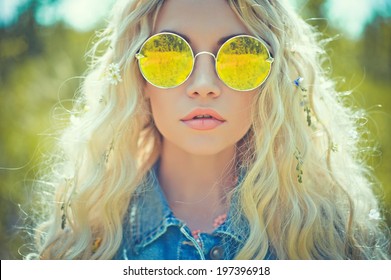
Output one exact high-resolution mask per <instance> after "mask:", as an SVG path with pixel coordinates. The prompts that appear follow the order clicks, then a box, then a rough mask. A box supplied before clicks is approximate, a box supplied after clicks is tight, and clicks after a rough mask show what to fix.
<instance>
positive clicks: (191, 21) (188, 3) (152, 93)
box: [144, 0, 257, 232]
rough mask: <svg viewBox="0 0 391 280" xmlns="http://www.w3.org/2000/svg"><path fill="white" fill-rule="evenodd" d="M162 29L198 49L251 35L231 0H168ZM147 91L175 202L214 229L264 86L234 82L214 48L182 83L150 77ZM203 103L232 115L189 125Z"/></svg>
mask: <svg viewBox="0 0 391 280" xmlns="http://www.w3.org/2000/svg"><path fill="white" fill-rule="evenodd" d="M162 31H172V32H175V33H179V34H183V35H185V36H186V37H187V38H188V39H189V40H190V42H189V43H190V45H191V47H192V48H193V51H194V53H198V52H200V51H208V52H212V53H214V54H216V53H217V51H218V48H219V47H220V45H219V44H218V41H219V40H220V39H221V38H223V37H227V36H233V35H237V34H250V33H249V31H248V30H247V29H246V27H245V26H244V25H243V23H242V22H241V21H240V19H239V18H238V17H237V16H236V14H235V13H234V12H233V11H232V9H231V8H230V7H229V5H228V4H227V2H226V1H224V0H214V1H207V0H196V1H195V0H181V1H177V0H167V1H165V3H164V4H163V7H162V9H161V11H160V13H159V15H158V18H157V22H156V25H155V27H154V31H153V33H159V32H162ZM144 90H145V93H146V96H147V98H149V100H150V104H151V109H152V115H153V118H154V121H155V124H156V126H157V129H158V130H159V132H160V133H161V134H162V136H163V143H162V151H161V165H160V170H159V174H158V176H159V181H160V184H161V186H162V189H163V191H164V193H165V195H166V197H167V200H168V202H169V205H170V207H171V209H172V210H173V212H174V214H175V215H176V216H177V217H178V218H180V219H182V220H183V221H185V222H186V223H187V225H188V226H189V227H190V229H192V230H195V229H200V230H202V231H205V232H210V231H212V230H213V226H212V224H213V220H214V218H215V217H217V216H218V215H220V214H223V213H226V212H227V210H228V209H229V205H228V203H227V201H226V199H225V195H226V193H227V191H228V190H230V189H231V188H232V187H233V186H234V185H235V183H236V172H235V170H234V168H232V166H234V159H235V147H236V144H237V142H238V141H239V140H240V139H242V138H243V136H244V135H245V134H246V132H247V131H248V130H249V129H250V127H251V109H250V107H251V104H252V102H253V99H254V97H255V95H256V93H257V90H253V91H249V92H240V91H236V90H233V89H230V88H228V87H227V86H226V85H225V84H224V83H223V82H222V81H220V80H219V78H218V76H217V74H216V72H215V65H214V59H213V58H212V57H211V56H210V55H200V56H198V57H197V59H196V62H195V66H194V70H193V73H192V74H191V76H190V77H189V79H188V80H187V81H186V82H185V83H183V84H182V85H180V86H179V87H176V88H173V89H160V88H157V87H154V86H153V85H151V84H149V83H145V88H144ZM196 108H210V109H213V110H215V111H216V112H217V113H219V114H220V115H221V116H222V117H223V118H224V119H225V120H226V122H224V123H223V124H222V125H220V126H218V127H217V128H214V129H212V130H206V131H200V130H194V129H192V128H189V127H188V126H186V125H184V124H183V123H182V122H181V121H180V120H181V119H182V118H183V117H185V116H186V115H187V114H189V113H190V112H191V111H193V110H194V109H196ZM194 213H197V214H196V215H195V214H194Z"/></svg>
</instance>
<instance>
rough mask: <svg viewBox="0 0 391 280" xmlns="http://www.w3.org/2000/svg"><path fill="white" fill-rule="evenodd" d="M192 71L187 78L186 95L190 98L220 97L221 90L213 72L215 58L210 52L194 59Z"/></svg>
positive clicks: (200, 54) (198, 55)
mask: <svg viewBox="0 0 391 280" xmlns="http://www.w3.org/2000/svg"><path fill="white" fill-rule="evenodd" d="M194 60H195V61H194V69H193V72H192V74H191V76H190V77H189V80H188V86H187V89H186V91H187V95H188V96H189V97H192V98H196V97H211V98H216V97H218V96H220V94H221V89H220V87H219V85H218V83H219V80H218V77H217V74H216V71H215V56H214V54H213V53H210V52H200V53H198V54H196V56H195V57H194Z"/></svg>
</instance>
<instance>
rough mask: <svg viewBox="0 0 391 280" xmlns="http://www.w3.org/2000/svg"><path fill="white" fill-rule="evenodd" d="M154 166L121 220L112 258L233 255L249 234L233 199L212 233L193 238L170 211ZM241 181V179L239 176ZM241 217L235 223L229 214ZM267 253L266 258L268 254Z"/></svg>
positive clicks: (179, 257) (219, 256) (154, 258)
mask: <svg viewBox="0 0 391 280" xmlns="http://www.w3.org/2000/svg"><path fill="white" fill-rule="evenodd" d="M156 173H157V167H156V166H155V167H153V168H152V169H151V170H150V171H149V173H148V174H147V176H146V178H144V180H143V182H142V183H141V185H140V186H139V187H138V188H137V191H136V194H135V195H134V197H133V199H132V201H131V203H130V206H129V209H128V213H127V215H126V217H125V221H124V227H123V228H124V229H123V232H124V233H123V238H122V243H121V245H120V248H119V250H118V252H117V254H116V255H115V256H114V258H115V259H125V260H210V259H226V260H229V259H233V258H234V256H235V255H236V254H237V253H238V251H239V250H240V248H241V247H242V246H243V244H244V242H245V240H246V238H247V236H248V222H247V220H246V219H245V218H244V217H243V215H235V211H237V210H236V207H235V206H236V205H237V203H236V201H237V198H235V196H234V197H233V199H232V203H231V206H230V210H229V212H228V215H227V219H226V220H225V222H224V223H223V224H221V225H220V226H218V227H217V228H216V229H215V230H214V231H213V232H212V233H200V234H199V235H198V236H199V238H198V240H196V239H195V238H194V237H193V236H192V234H191V231H190V229H189V228H188V226H187V225H186V224H185V223H184V222H183V221H181V220H179V219H178V218H176V217H175V216H174V214H173V212H172V211H171V209H170V207H169V205H168V203H167V200H166V198H165V196H164V194H163V192H162V190H161V187H160V185H159V181H158V179H157V176H156ZM239 182H240V180H239ZM238 216H239V217H240V218H239V221H238V223H235V224H236V226H234V223H233V221H232V217H238ZM270 257H271V256H270V254H268V256H267V258H270Z"/></svg>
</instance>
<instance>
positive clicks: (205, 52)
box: [194, 51, 216, 60]
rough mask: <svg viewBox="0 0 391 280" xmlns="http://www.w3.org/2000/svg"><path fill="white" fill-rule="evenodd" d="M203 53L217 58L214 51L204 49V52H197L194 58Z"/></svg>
mask: <svg viewBox="0 0 391 280" xmlns="http://www.w3.org/2000/svg"><path fill="white" fill-rule="evenodd" d="M201 54H209V55H211V56H212V57H213V58H214V59H215V60H216V56H215V55H214V54H213V53H211V52H207V51H203V52H199V53H197V54H196V55H195V56H194V60H195V59H196V58H197V56H199V55H201Z"/></svg>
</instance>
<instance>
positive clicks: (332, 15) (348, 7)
mask: <svg viewBox="0 0 391 280" xmlns="http://www.w3.org/2000/svg"><path fill="white" fill-rule="evenodd" d="M28 1H29V0H0V26H4V25H7V23H12V22H13V21H15V20H17V16H16V15H17V14H18V10H20V9H21V8H22V7H23V6H24V5H25V4H26V2H28ZM114 1H115V0H99V1H97V0H60V1H59V4H58V5H56V6H54V5H51V6H50V5H47V6H44V8H42V9H41V10H40V11H39V13H38V18H39V21H40V23H42V24H51V23H52V22H53V21H55V20H58V19H61V20H62V21H64V22H65V23H66V24H67V25H69V26H70V27H72V28H74V29H76V30H78V31H89V30H91V29H93V28H94V27H95V26H96V24H97V23H98V22H100V21H101V20H102V19H103V18H105V17H106V16H107V15H108V12H109V11H110V7H111V5H112V3H113V2H114ZM288 1H289V2H292V3H293V5H294V6H296V7H297V8H300V7H302V6H303V5H305V3H306V2H309V1H311V0H288ZM324 9H325V11H326V12H325V14H326V16H327V17H328V18H329V21H330V24H331V25H334V26H335V27H338V28H340V29H341V30H342V31H343V32H344V33H345V34H347V35H348V36H350V37H353V38H354V37H359V35H360V34H361V32H362V31H363V29H364V27H365V25H366V24H368V23H370V22H371V21H372V20H373V18H374V15H375V14H376V13H380V14H382V13H384V14H385V13H387V15H388V16H390V15H391V1H390V0H326V1H325V5H324Z"/></svg>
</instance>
